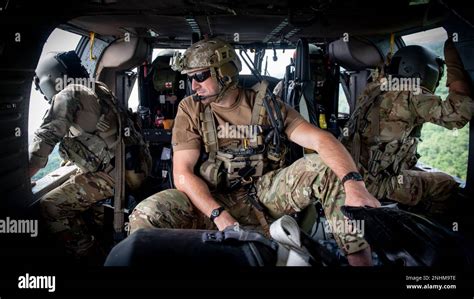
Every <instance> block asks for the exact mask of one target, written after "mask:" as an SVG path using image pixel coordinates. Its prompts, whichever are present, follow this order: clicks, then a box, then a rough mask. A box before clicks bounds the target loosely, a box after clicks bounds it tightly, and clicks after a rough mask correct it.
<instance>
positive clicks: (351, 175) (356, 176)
mask: <svg viewBox="0 0 474 299" xmlns="http://www.w3.org/2000/svg"><path fill="white" fill-rule="evenodd" d="M349 180H354V181H363V180H364V179H363V178H362V176H361V175H360V173H358V172H355V171H352V172H349V173H348V174H346V175H345V176H344V177H343V178H342V180H341V182H342V185H344V183H345V182H347V181H349Z"/></svg>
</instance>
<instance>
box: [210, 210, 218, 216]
mask: <svg viewBox="0 0 474 299" xmlns="http://www.w3.org/2000/svg"><path fill="white" fill-rule="evenodd" d="M211 214H212V216H214V217H217V216H219V210H213V211H212V213H211Z"/></svg>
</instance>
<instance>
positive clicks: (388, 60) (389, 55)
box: [387, 33, 395, 65]
mask: <svg viewBox="0 0 474 299" xmlns="http://www.w3.org/2000/svg"><path fill="white" fill-rule="evenodd" d="M394 46H395V34H393V33H390V51H389V52H388V55H387V65H388V64H390V61H391V60H392V57H393V48H394Z"/></svg>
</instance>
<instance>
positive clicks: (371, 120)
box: [341, 83, 421, 182]
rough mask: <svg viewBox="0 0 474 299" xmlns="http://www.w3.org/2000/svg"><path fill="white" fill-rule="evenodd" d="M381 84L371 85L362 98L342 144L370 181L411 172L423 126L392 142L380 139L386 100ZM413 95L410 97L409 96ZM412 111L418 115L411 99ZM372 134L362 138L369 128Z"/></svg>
mask: <svg viewBox="0 0 474 299" xmlns="http://www.w3.org/2000/svg"><path fill="white" fill-rule="evenodd" d="M381 94H382V90H381V88H380V84H379V83H370V84H369V85H367V88H366V90H365V91H364V94H363V95H362V97H361V98H360V99H359V103H358V105H357V108H356V110H355V111H354V113H353V114H352V116H351V118H350V120H349V122H348V123H347V126H346V128H345V132H346V133H345V134H343V137H342V139H341V141H342V143H343V144H344V145H345V146H346V147H347V148H348V150H349V151H350V153H351V155H352V157H353V159H354V161H355V162H356V164H357V166H358V168H359V170H360V172H361V173H363V174H364V175H365V176H366V179H367V180H368V181H369V182H374V181H376V180H377V178H379V179H380V178H381V177H384V176H385V177H387V176H393V175H397V174H398V173H399V172H400V171H401V170H405V169H411V168H412V167H414V166H415V165H416V162H417V160H418V158H419V155H418V154H417V151H416V150H417V145H418V142H419V138H418V137H419V133H420V131H421V125H420V126H414V127H411V128H408V129H409V130H407V131H404V132H402V133H401V134H400V136H399V137H398V138H395V139H394V140H391V141H389V142H382V141H381V140H380V105H381V102H382V100H383V97H382V96H381ZM410 96H411V93H410V94H409V97H410ZM408 103H409V109H410V111H411V112H412V115H414V117H415V115H416V112H415V110H414V107H413V105H412V104H411V100H410V98H408ZM369 125H370V126H371V128H370V129H371V130H370V131H371V133H372V134H371V135H370V136H369V137H368V138H367V136H362V134H363V133H364V132H365V131H366V129H367V128H368V126H369Z"/></svg>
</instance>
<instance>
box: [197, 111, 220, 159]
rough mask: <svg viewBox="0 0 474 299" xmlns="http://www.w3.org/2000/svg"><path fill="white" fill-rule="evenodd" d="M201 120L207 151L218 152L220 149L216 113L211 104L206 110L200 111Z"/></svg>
mask: <svg viewBox="0 0 474 299" xmlns="http://www.w3.org/2000/svg"><path fill="white" fill-rule="evenodd" d="M199 118H200V120H201V131H202V139H203V141H204V147H205V150H206V152H207V153H216V152H217V151H218V150H219V142H218V139H217V128H216V123H215V121H214V115H213V114H212V109H211V107H210V106H209V105H207V106H206V108H204V112H201V113H199Z"/></svg>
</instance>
